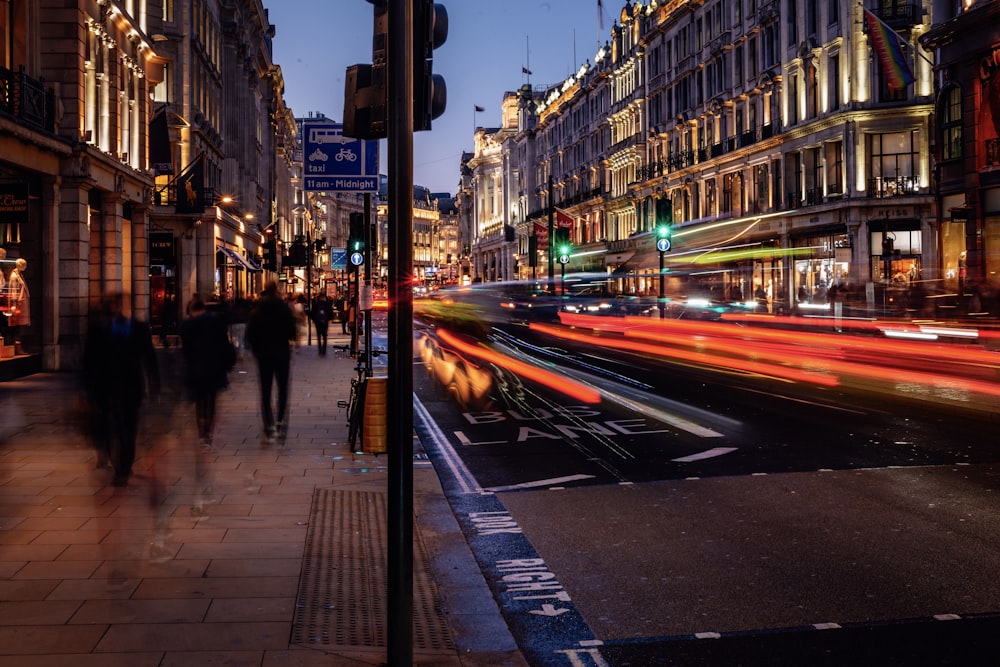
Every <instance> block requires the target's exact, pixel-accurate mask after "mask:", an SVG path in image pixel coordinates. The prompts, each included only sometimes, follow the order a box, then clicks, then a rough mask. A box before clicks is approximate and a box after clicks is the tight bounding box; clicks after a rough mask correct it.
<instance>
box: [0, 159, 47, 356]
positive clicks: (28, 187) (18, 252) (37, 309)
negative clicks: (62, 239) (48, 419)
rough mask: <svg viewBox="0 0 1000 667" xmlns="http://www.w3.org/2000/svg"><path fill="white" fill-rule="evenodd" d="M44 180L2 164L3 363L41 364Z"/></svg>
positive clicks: (0, 334) (0, 351) (0, 296)
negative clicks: (6, 167)
mask: <svg viewBox="0 0 1000 667" xmlns="http://www.w3.org/2000/svg"><path fill="white" fill-rule="evenodd" d="M41 211H42V206H41V179H40V178H37V177H34V176H31V175H29V174H26V173H24V172H21V173H15V172H11V171H7V170H5V169H3V168H2V167H0V363H10V362H15V363H19V364H22V365H23V364H24V363H25V362H28V363H29V364H30V359H31V358H34V359H35V360H36V361H37V362H38V364H40V356H39V355H40V354H41V331H42V317H41V315H42V308H41V297H42V294H43V293H44V290H43V286H42V279H41V276H42V275H44V272H43V271H42V270H41V267H42V252H41V248H42V238H41V229H42V225H41Z"/></svg>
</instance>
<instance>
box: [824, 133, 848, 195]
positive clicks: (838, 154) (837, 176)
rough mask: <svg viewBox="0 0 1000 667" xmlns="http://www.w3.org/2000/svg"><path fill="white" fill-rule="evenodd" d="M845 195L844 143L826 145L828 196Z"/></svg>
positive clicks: (835, 142) (836, 142) (833, 142)
mask: <svg viewBox="0 0 1000 667" xmlns="http://www.w3.org/2000/svg"><path fill="white" fill-rule="evenodd" d="M843 193H844V142H842V141H830V142H828V143H827V144H826V194H827V195H840V194H843Z"/></svg>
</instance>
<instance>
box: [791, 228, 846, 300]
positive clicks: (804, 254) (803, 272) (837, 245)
mask: <svg viewBox="0 0 1000 667" xmlns="http://www.w3.org/2000/svg"><path fill="white" fill-rule="evenodd" d="M793 245H794V247H795V248H796V250H797V252H796V253H795V256H794V257H793V259H792V262H793V268H794V270H793V272H792V280H793V285H792V289H793V290H794V294H795V305H796V306H797V307H798V308H800V309H801V308H807V309H808V308H811V307H825V305H826V304H827V303H829V301H830V290H831V289H836V290H838V291H848V290H850V289H852V288H853V287H856V286H853V285H851V284H850V268H851V254H852V252H853V250H854V248H853V244H852V243H851V238H850V236H849V235H848V234H847V233H846V231H845V230H843V228H838V229H831V230H828V231H826V232H824V233H819V234H816V233H814V234H811V235H810V236H807V237H801V238H796V239H795V240H794V242H793Z"/></svg>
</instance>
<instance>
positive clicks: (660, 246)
mask: <svg viewBox="0 0 1000 667" xmlns="http://www.w3.org/2000/svg"><path fill="white" fill-rule="evenodd" d="M656 249H657V250H659V251H660V252H666V251H668V250H670V239H656Z"/></svg>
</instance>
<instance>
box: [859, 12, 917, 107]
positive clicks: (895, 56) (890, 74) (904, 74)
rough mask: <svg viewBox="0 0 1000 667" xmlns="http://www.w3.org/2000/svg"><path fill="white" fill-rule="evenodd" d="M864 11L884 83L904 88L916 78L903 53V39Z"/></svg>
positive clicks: (896, 88)
mask: <svg viewBox="0 0 1000 667" xmlns="http://www.w3.org/2000/svg"><path fill="white" fill-rule="evenodd" d="M864 11H865V23H867V24H868V35H869V37H870V38H871V40H872V46H874V47H875V55H877V56H878V62H879V69H880V71H881V72H882V76H884V77H885V82H886V85H888V86H889V88H890V89H892V90H900V89H902V88H906V87H907V86H908V85H910V84H911V83H913V82H914V81H915V80H916V78H915V77H914V76H913V67H912V66H911V65H910V61H909V59H908V58H907V57H906V54H905V53H903V40H902V39H901V38H900V36H899V35H898V34H897V33H896V31H895V30H892V29H891V28H889V26H887V25H886V24H885V23H883V22H882V21H881V20H880V19H879V18H878V17H877V16H875V15H874V14H873V13H871V12H870V11H868V10H867V9H866V10H864Z"/></svg>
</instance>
